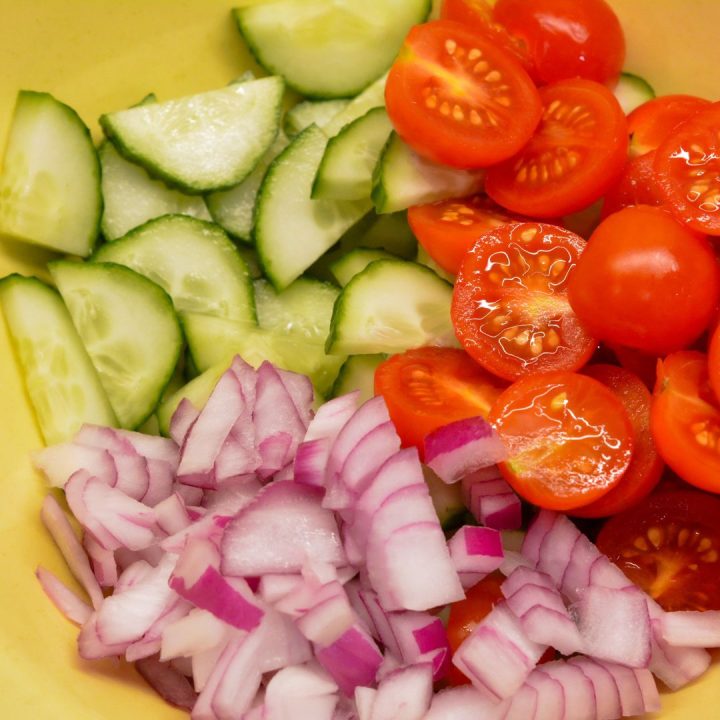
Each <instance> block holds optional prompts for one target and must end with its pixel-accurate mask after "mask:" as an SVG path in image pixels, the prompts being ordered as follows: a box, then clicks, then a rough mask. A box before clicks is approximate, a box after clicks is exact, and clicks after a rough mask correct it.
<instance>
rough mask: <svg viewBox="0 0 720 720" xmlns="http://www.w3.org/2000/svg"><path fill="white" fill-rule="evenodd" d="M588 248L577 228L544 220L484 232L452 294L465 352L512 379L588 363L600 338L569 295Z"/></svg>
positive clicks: (495, 372) (462, 266) (459, 335)
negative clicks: (587, 327)
mask: <svg viewBox="0 0 720 720" xmlns="http://www.w3.org/2000/svg"><path fill="white" fill-rule="evenodd" d="M584 247H585V241H584V240H583V239H582V238H580V237H578V236H577V235H575V234H574V233H571V232H569V231H568V230H564V229H563V228H560V227H557V226H555V225H546V224H543V223H523V224H520V225H504V226H502V227H499V228H496V229H495V230H493V231H491V232H489V233H486V234H485V235H483V236H482V237H481V238H480V240H478V242H477V243H476V244H475V245H474V246H473V248H472V250H471V251H470V252H469V253H468V254H467V255H466V257H465V259H464V261H463V263H462V265H461V268H460V273H459V274H458V277H457V281H456V283H455V291H454V293H453V303H452V319H453V324H454V326H455V333H456V334H457V336H458V339H459V340H460V342H461V343H462V345H463V347H464V348H465V349H466V350H467V352H468V353H469V354H470V355H471V356H472V357H473V358H474V359H475V360H476V361H477V362H478V363H480V364H481V365H482V366H483V367H484V368H486V369H487V370H489V371H490V372H492V373H494V374H496V375H498V376H500V377H503V378H506V379H507V380H514V379H516V378H518V377H521V376H523V375H526V374H527V373H530V372H544V371H548V370H574V369H577V368H579V367H581V366H582V365H583V364H585V363H586V362H587V361H588V359H589V358H590V356H591V355H592V353H593V351H594V350H595V347H596V344H597V343H596V341H595V340H594V339H593V338H592V337H591V336H590V335H589V334H588V333H587V332H586V331H585V329H584V328H583V327H582V326H581V325H580V323H579V322H578V320H577V317H576V316H575V314H574V313H573V312H572V309H571V308H570V305H569V303H568V299H567V284H568V281H569V278H570V277H571V275H572V273H573V272H574V269H575V265H576V263H577V262H578V258H579V257H580V254H581V253H582V252H583V249H584Z"/></svg>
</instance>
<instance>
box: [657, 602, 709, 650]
mask: <svg viewBox="0 0 720 720" xmlns="http://www.w3.org/2000/svg"><path fill="white" fill-rule="evenodd" d="M660 628H661V631H662V637H663V640H665V642H666V643H668V645H674V646H675V647H696V648H710V647H720V611H718V610H706V611H705V612H693V611H685V612H683V611H680V612H668V613H665V614H664V615H663V616H662V618H661V620H660Z"/></svg>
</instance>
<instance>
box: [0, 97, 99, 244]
mask: <svg viewBox="0 0 720 720" xmlns="http://www.w3.org/2000/svg"><path fill="white" fill-rule="evenodd" d="M101 213H102V195H101V192H100V164H99V162H98V157H97V152H96V151H95V146H94V145H93V142H92V138H91V137H90V131H89V130H88V129H87V127H86V126H85V124H84V123H83V121H82V120H81V119H80V117H79V116H78V114H77V113H76V112H75V111H74V110H73V109H72V108H70V107H68V106H67V105H64V104H63V103H61V102H59V101H58V100H56V99H55V98H54V97H52V95H49V94H48V93H38V92H30V91H27V90H22V91H20V92H19V93H18V97H17V102H16V105H15V111H14V114H13V118H12V124H11V126H10V133H9V135H8V143H7V148H6V150H5V158H4V160H3V162H2V175H0V234H2V235H6V236H10V237H12V238H14V239H16V240H20V241H22V242H28V243H32V244H35V245H42V246H43V247H47V248H51V249H52V250H60V251H61V252H66V253H70V254H72V255H80V256H83V257H84V256H86V255H89V254H90V253H91V252H92V249H93V246H94V245H95V242H96V240H97V237H98V231H99V226H100V215H101Z"/></svg>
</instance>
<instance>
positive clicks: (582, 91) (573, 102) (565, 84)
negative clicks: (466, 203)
mask: <svg viewBox="0 0 720 720" xmlns="http://www.w3.org/2000/svg"><path fill="white" fill-rule="evenodd" d="M540 97H541V100H542V104H543V108H544V111H543V116H542V120H541V121H540V125H539V126H538V129H537V131H536V132H535V134H534V135H533V137H532V139H531V140H530V142H529V143H528V144H527V145H526V146H525V147H524V148H523V149H522V150H521V151H520V153H518V155H517V156H516V157H513V158H511V159H510V160H507V161H506V162H503V163H500V164H498V165H495V166H494V167H491V168H490V169H489V170H488V175H487V183H486V190H487V193H488V195H489V196H490V197H491V198H492V199H493V200H495V202H497V203H498V204H499V205H502V206H503V207H504V208H507V209H508V210H511V211H513V212H516V213H520V214H523V215H527V216H530V217H538V218H553V217H559V216H561V215H568V214H570V213H574V212H576V211H578V210H582V209H583V208H585V207H587V206H588V205H590V204H591V203H593V202H595V200H598V199H599V198H601V197H602V196H603V195H604V194H605V193H606V192H607V191H608V190H609V189H610V188H611V187H612V185H613V183H615V182H616V181H617V179H618V178H619V177H620V175H621V174H622V170H623V168H624V166H625V162H626V160H627V146H628V135H627V121H626V119H625V114H624V113H623V111H622V108H621V107H620V105H619V103H618V101H617V100H616V99H615V96H614V95H613V94H612V93H611V92H610V91H609V90H608V89H607V88H606V87H604V86H603V85H599V84H598V83H596V82H592V81H591V80H583V79H580V78H578V79H574V80H563V81H560V82H557V83H555V84H553V85H547V86H546V87H543V88H541V90H540Z"/></svg>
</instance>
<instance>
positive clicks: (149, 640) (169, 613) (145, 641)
mask: <svg viewBox="0 0 720 720" xmlns="http://www.w3.org/2000/svg"><path fill="white" fill-rule="evenodd" d="M191 609H192V605H191V604H190V603H188V602H186V601H185V600H182V599H180V598H177V599H176V600H175V601H174V602H173V603H171V604H170V605H169V606H168V608H167V609H166V610H165V612H163V614H162V615H161V616H160V617H159V618H158V619H157V620H155V622H154V623H153V624H152V625H151V626H150V627H149V628H148V630H147V632H146V633H145V634H144V635H143V637H142V638H140V640H136V641H135V642H134V643H132V644H130V645H129V646H128V647H127V649H126V650H125V659H126V660H127V661H128V662H134V661H135V660H140V659H142V658H146V657H150V656H151V655H155V654H157V653H159V652H160V650H161V648H162V635H163V632H164V631H165V628H166V627H168V626H169V625H172V624H173V623H174V622H176V621H177V620H180V619H181V618H183V617H185V616H186V615H187V614H188V613H189V612H190V610H191Z"/></svg>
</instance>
